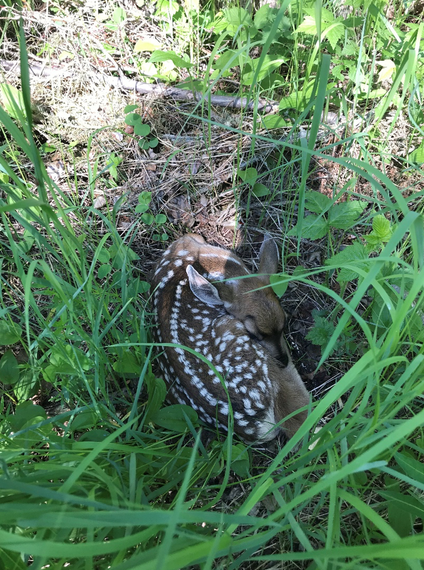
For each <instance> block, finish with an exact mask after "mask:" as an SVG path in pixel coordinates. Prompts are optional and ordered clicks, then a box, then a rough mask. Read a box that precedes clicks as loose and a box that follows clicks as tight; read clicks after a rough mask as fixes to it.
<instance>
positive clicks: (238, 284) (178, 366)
mask: <svg viewBox="0 0 424 570" xmlns="http://www.w3.org/2000/svg"><path fill="white" fill-rule="evenodd" d="M277 266H278V249H277V246H276V244H275V243H274V241H273V240H271V239H267V238H266V239H265V241H264V243H263V245H262V248H261V253H260V266H259V274H254V275H252V276H250V277H246V276H249V275H250V273H249V271H248V270H247V268H246V267H245V265H244V263H243V262H242V261H241V259H240V258H239V257H237V256H236V255H235V254H233V253H231V252H230V251H227V250H225V249H221V248H219V247H213V246H211V245H209V244H207V243H206V242H205V241H204V239H203V238H202V237H200V236H198V235H195V234H187V235H186V236H184V237H182V238H180V239H178V240H177V241H175V242H174V243H173V244H172V245H171V246H170V247H169V248H168V249H167V250H166V251H165V253H164V254H163V256H162V258H161V259H160V261H159V263H158V264H157V266H156V269H155V273H154V277H153V282H152V284H153V287H154V306H155V312H156V319H157V329H156V338H157V340H158V343H159V344H161V343H163V344H165V343H173V344H177V345H181V348H180V347H175V348H174V347H165V348H164V349H163V352H162V354H161V355H160V357H159V363H160V367H161V370H162V372H163V375H164V378H165V381H166V384H167V386H168V398H169V400H170V401H173V402H177V403H181V404H188V405H189V406H192V407H193V408H194V409H195V410H196V411H197V413H198V415H199V417H200V418H201V419H202V420H203V421H204V422H206V423H208V424H212V425H216V422H217V421H218V423H219V425H220V426H221V427H223V428H224V429H227V426H228V416H229V403H228V400H230V402H231V406H232V410H233V415H234V431H235V432H236V433H237V434H239V435H240V436H241V437H243V438H244V439H246V440H250V441H255V440H262V441H268V440H271V439H273V438H274V437H275V436H276V435H277V433H278V431H279V430H280V428H278V427H276V425H275V424H277V423H278V422H280V420H282V419H283V418H285V417H286V416H288V415H290V414H292V413H293V412H295V411H296V410H298V409H299V408H303V407H305V406H306V405H307V404H308V402H309V395H308V392H307V390H306V388H305V386H304V384H303V382H302V380H301V378H300V376H299V374H298V373H297V371H296V368H295V366H294V364H293V362H292V360H291V358H290V353H289V351H288V348H287V345H286V343H285V341H284V338H283V328H284V322H285V314H284V311H283V310H282V308H281V305H280V303H279V301H278V298H277V297H276V295H275V294H274V292H273V291H272V289H271V287H269V274H271V273H276V272H277ZM238 277H241V278H240V279H237V278H238ZM182 347H189V348H191V349H193V350H194V351H196V352H197V353H199V354H201V355H203V356H204V357H205V358H206V359H207V360H208V361H210V362H211V363H212V364H213V366H214V368H215V369H216V370H217V371H218V372H219V375H220V376H221V378H219V376H217V375H216V373H215V372H214V370H213V369H212V368H211V367H210V366H208V364H206V363H205V362H204V361H203V360H201V359H200V358H199V357H198V356H196V355H194V354H192V353H191V352H189V351H187V350H185V349H184V348H182ZM222 382H223V383H224V384H225V387H226V389H225V388H224V386H223V385H222ZM305 417H306V411H305V410H302V411H300V412H299V413H297V414H296V415H294V416H293V417H291V418H289V419H287V420H286V421H285V422H284V423H283V424H282V426H281V428H282V430H283V431H284V432H285V434H286V436H288V437H291V436H292V435H293V434H294V433H295V432H296V430H297V429H298V428H299V427H300V425H301V424H302V422H303V421H304V419H305Z"/></svg>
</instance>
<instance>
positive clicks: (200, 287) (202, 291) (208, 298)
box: [186, 265, 224, 306]
mask: <svg viewBox="0 0 424 570" xmlns="http://www.w3.org/2000/svg"><path fill="white" fill-rule="evenodd" d="M186 272H187V277H188V282H189V284H190V289H191V291H192V293H193V295H194V296H195V297H197V298H198V299H199V301H202V303H205V304H206V305H211V306H216V305H223V304H224V302H223V301H222V299H221V298H220V296H219V293H218V289H217V288H216V287H214V286H213V285H212V283H209V281H208V280H207V279H205V278H204V277H202V276H201V275H200V273H199V272H198V271H196V270H195V269H194V267H193V266H192V265H187V267H186Z"/></svg>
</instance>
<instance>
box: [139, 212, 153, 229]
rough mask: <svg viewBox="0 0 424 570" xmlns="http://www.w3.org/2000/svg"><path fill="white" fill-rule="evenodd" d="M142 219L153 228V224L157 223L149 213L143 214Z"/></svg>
mask: <svg viewBox="0 0 424 570" xmlns="http://www.w3.org/2000/svg"><path fill="white" fill-rule="evenodd" d="M141 219H142V220H143V222H144V223H145V224H147V225H148V226H151V225H152V224H153V222H154V221H155V218H154V217H153V216H152V214H149V213H145V214H142V216H141Z"/></svg>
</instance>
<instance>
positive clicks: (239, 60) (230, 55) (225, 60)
mask: <svg viewBox="0 0 424 570" xmlns="http://www.w3.org/2000/svg"><path fill="white" fill-rule="evenodd" d="M236 54H237V57H234V56H235V55H236ZM231 60H232V61H231ZM230 61H231V67H237V66H239V65H244V64H246V63H247V62H248V61H250V58H249V56H248V55H247V54H246V53H245V52H242V53H237V52H236V51H234V50H231V49H229V50H227V51H225V52H224V53H223V54H222V55H221V56H220V57H219V58H218V59H217V60H216V61H215V62H214V63H213V66H212V67H213V68H214V69H224V68H225V67H226V66H227V65H228V64H229V62H230Z"/></svg>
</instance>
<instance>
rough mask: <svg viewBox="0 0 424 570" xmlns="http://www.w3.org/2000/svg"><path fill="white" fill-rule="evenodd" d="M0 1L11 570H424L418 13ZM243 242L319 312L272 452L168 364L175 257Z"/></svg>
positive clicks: (408, 5) (358, 5)
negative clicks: (190, 238) (297, 406)
mask: <svg viewBox="0 0 424 570" xmlns="http://www.w3.org/2000/svg"><path fill="white" fill-rule="evenodd" d="M3 4H4V6H2V7H1V8H0V13H1V15H2V26H1V34H2V42H3V44H4V46H5V48H4V50H3V57H5V55H4V54H6V53H7V54H16V55H15V58H18V57H19V59H20V73H21V76H20V80H18V79H17V77H16V76H14V75H13V74H12V72H10V73H9V71H10V68H8V67H6V66H4V69H5V70H6V71H7V75H6V71H4V72H2V79H1V85H0V127H1V131H0V133H1V135H0V136H1V141H0V150H1V152H0V215H1V221H0V284H1V289H0V396H1V405H0V570H2V569H5V570H20V569H23V568H26V567H31V568H33V569H40V570H41V569H42V568H50V569H55V570H59V569H61V568H64V567H66V568H75V569H84V570H87V569H99V570H103V569H106V568H114V569H116V570H118V569H119V570H128V569H131V568H137V569H138V570H178V569H182V568H193V569H198V568H199V569H202V570H212V569H214V570H215V569H222V570H224V569H225V570H233V569H234V570H235V569H241V570H253V569H255V570H256V569H258V570H259V569H267V570H270V569H277V568H285V569H286V568H287V569H290V570H291V569H295V568H304V569H306V568H308V569H319V570H324V569H325V570H336V569H346V570H347V569H349V570H353V569H357V570H359V569H365V568H367V569H371V568H379V569H385V570H386V569H387V570H389V569H390V570H403V569H411V570H419V569H422V568H423V567H424V532H423V521H424V467H423V466H424V410H423V394H424V348H423V344H424V219H423V210H424V200H423V198H424V175H423V163H424V137H423V135H424V127H423V125H424V112H423V97H424V38H423V32H424V23H423V17H422V16H423V8H422V2H420V0H416V1H415V2H398V1H397V0H392V1H389V0H388V1H386V0H380V1H377V2H369V1H367V0H358V1H356V2H355V3H354V5H353V8H352V10H348V9H347V8H346V7H343V6H341V5H339V4H337V5H336V4H332V3H331V2H329V3H327V4H325V5H324V4H323V3H322V2H321V1H316V2H312V1H311V0H306V1H304V2H294V1H293V2H290V1H289V0H284V1H283V2H282V5H281V8H278V9H277V8H270V7H269V6H268V5H264V6H262V7H261V8H259V9H258V10H252V11H250V10H247V9H245V8H243V7H241V6H238V5H236V4H235V3H234V4H230V3H228V5H227V4H223V5H219V3H217V2H210V3H207V4H205V5H199V4H198V3H196V1H195V0H184V1H183V0H181V1H180V0H179V1H177V0H158V1H157V2H155V3H151V2H148V1H146V2H143V0H138V1H137V2H136V6H134V8H131V10H130V8H129V7H128V6H127V3H125V7H124V5H121V3H120V2H118V1H116V2H113V1H112V0H108V1H106V2H103V3H88V2H87V3H85V2H78V1H76V0H70V1H69V2H66V3H62V2H58V1H57V0H52V1H50V2H49V3H44V4H42V6H41V7H40V3H38V2H37V3H36V2H33V3H31V2H28V1H27V2H24V1H22V2H21V1H19V2H11V1H10V0H7V1H6V2H5V3H3ZM31 4H33V5H31ZM122 4H124V3H122ZM94 5H96V8H95V7H93V6H94ZM32 10H34V11H32ZM341 14H343V15H341ZM20 16H22V20H21V24H20V26H19V25H18V22H19V21H20V20H19V17H20ZM146 30H148V32H146ZM18 54H19V56H18ZM11 57H13V56H11ZM40 62H43V63H46V64H47V66H52V65H53V63H54V64H56V65H57V66H59V67H60V65H62V66H63V67H64V68H65V71H66V72H67V74H65V75H64V76H63V77H61V78H55V76H53V75H52V76H51V77H50V78H48V79H47V80H46V79H45V78H44V79H42V80H39V81H37V80H36V78H35V76H30V71H29V69H30V68H31V67H32V68H34V64H36V63H38V64H39V63H40ZM3 65H4V62H3ZM92 67H95V68H96V69H102V71H103V72H104V74H109V75H112V74H118V73H119V74H120V76H122V75H124V76H126V77H127V78H128V79H137V80H138V81H143V82H145V83H148V84H151V85H153V86H154V83H155V82H156V81H157V80H160V81H162V82H165V83H168V82H169V83H171V82H172V83H173V84H175V85H176V86H177V87H179V88H180V89H181V91H182V92H185V93H186V92H189V94H190V95H192V93H194V92H195V93H196V94H195V95H193V96H192V97H191V99H189V100H187V99H186V100H182V101H181V102H180V103H178V102H177V99H178V98H177V96H176V95H175V93H174V97H175V99H162V98H160V97H159V96H151V97H150V99H149V98H143V97H144V96H140V97H136V96H135V95H134V94H133V93H132V92H130V91H127V92H125V93H121V92H119V93H118V91H116V90H115V91H113V90H112V89H110V88H109V87H106V86H104V85H102V84H101V83H98V82H97V81H98V77H96V79H94V78H93V77H92V76H90V75H89V73H91V71H92ZM69 70H71V72H70V73H69ZM117 70H118V71H117ZM87 78H89V80H88V79H87ZM216 96H231V97H233V98H234V99H235V98H236V97H245V98H246V100H245V101H244V103H243V104H242V105H241V108H238V109H237V110H234V109H232V108H231V107H228V108H226V109H225V110H223V109H222V108H220V107H219V103H217V100H216V99H215V100H214V99H213V97H216ZM85 97H86V98H85ZM90 97H91V99H90ZM77 102H78V104H77ZM264 102H265V103H266V104H268V108H267V110H263V104H264ZM227 105H228V102H227ZM329 112H330V113H331V112H333V113H334V112H335V113H337V114H338V120H337V121H336V122H335V123H331V122H330V120H329V117H330V115H329ZM323 113H324V114H323ZM53 167H54V168H55V169H57V170H58V171H59V174H58V177H55V176H53V174H52V173H53V170H54V168H53ZM322 173H324V175H322ZM134 181H135V182H134ZM214 212H215V213H216V212H218V213H217V214H214ZM214 216H215V217H214ZM223 218H225V219H224V221H222V219H223ZM242 226H243V227H244V228H245V230H246V234H247V235H250V234H252V235H253V234H254V232H255V231H256V230H257V229H258V228H259V229H260V232H261V233H264V232H269V233H272V234H274V235H275V236H276V237H277V238H278V240H279V243H282V252H283V256H282V257H283V259H282V262H283V267H282V272H281V274H279V275H276V276H273V277H272V284H273V287H274V289H275V291H276V292H277V293H278V294H281V295H283V294H284V295H285V298H287V299H288V300H289V299H290V296H294V295H295V294H296V293H298V295H299V297H297V298H296V299H295V304H296V305H301V304H302V303H304V302H305V299H306V298H313V299H314V304H315V308H316V309H319V310H316V311H314V313H313V320H312V317H311V320H310V321H309V323H308V330H307V331H305V334H304V335H303V336H304V337H306V341H310V343H313V344H314V345H316V346H318V347H320V348H319V349H318V350H319V351H320V355H319V356H318V359H317V361H316V363H315V364H314V368H316V369H317V370H318V369H319V370H324V371H325V374H326V376H325V378H326V380H327V379H328V382H327V385H326V386H325V389H323V390H319V389H318V390H314V392H313V398H312V399H311V409H310V414H309V417H308V419H307V421H306V422H305V424H304V425H303V426H302V428H301V429H300V430H299V432H298V433H297V434H296V435H295V437H294V438H292V439H291V440H290V441H288V442H286V443H285V444H282V446H277V444H274V445H271V446H270V447H267V448H264V447H258V448H256V447H254V446H251V445H247V444H246V443H244V442H241V441H239V440H238V439H237V438H236V437H235V436H233V434H232V433H231V430H230V433H229V435H228V437H225V436H224V435H223V434H217V433H214V432H213V430H211V429H210V428H206V427H205V426H202V425H201V424H200V422H199V420H198V418H197V415H196V413H195V412H194V410H192V409H191V408H189V407H187V406H179V405H178V406H169V405H166V404H165V396H166V388H165V383H164V382H163V380H162V379H161V378H160V375H159V373H158V370H157V368H156V366H155V362H154V355H155V346H154V343H152V337H151V308H150V306H149V295H150V291H149V285H148V273H149V271H150V270H151V268H152V267H153V261H154V259H157V257H158V256H159V255H160V251H161V250H162V248H163V247H164V242H165V243H168V242H170V241H172V239H173V238H174V237H176V236H178V235H181V234H182V233H184V232H186V231H198V232H199V233H203V234H205V233H206V234H207V235H206V236H205V237H208V238H209V237H211V236H212V237H213V234H211V233H210V232H211V230H210V228H211V227H212V228H213V230H214V231H215V232H216V233H219V232H221V233H222V234H224V230H225V231H227V230H228V228H230V229H231V231H232V236H231V238H230V241H229V244H228V245H230V244H231V240H234V243H236V239H237V235H238V231H239V229H240V227H242ZM233 230H234V231H233ZM208 232H209V234H208ZM311 252H312V255H311ZM317 259H318V262H317V261H316V260H317ZM321 300H324V301H322V302H321ZM308 310H309V309H308ZM310 343H308V342H305V344H304V345H302V346H308V345H309V344H310ZM298 356H299V355H298ZM299 358H300V360H301V355H300V356H299ZM305 358H308V355H307V354H306V356H305ZM315 365H316V366H315ZM334 378H335V379H337V382H335V381H334ZM314 396H316V397H314ZM317 428H318V429H317Z"/></svg>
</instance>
